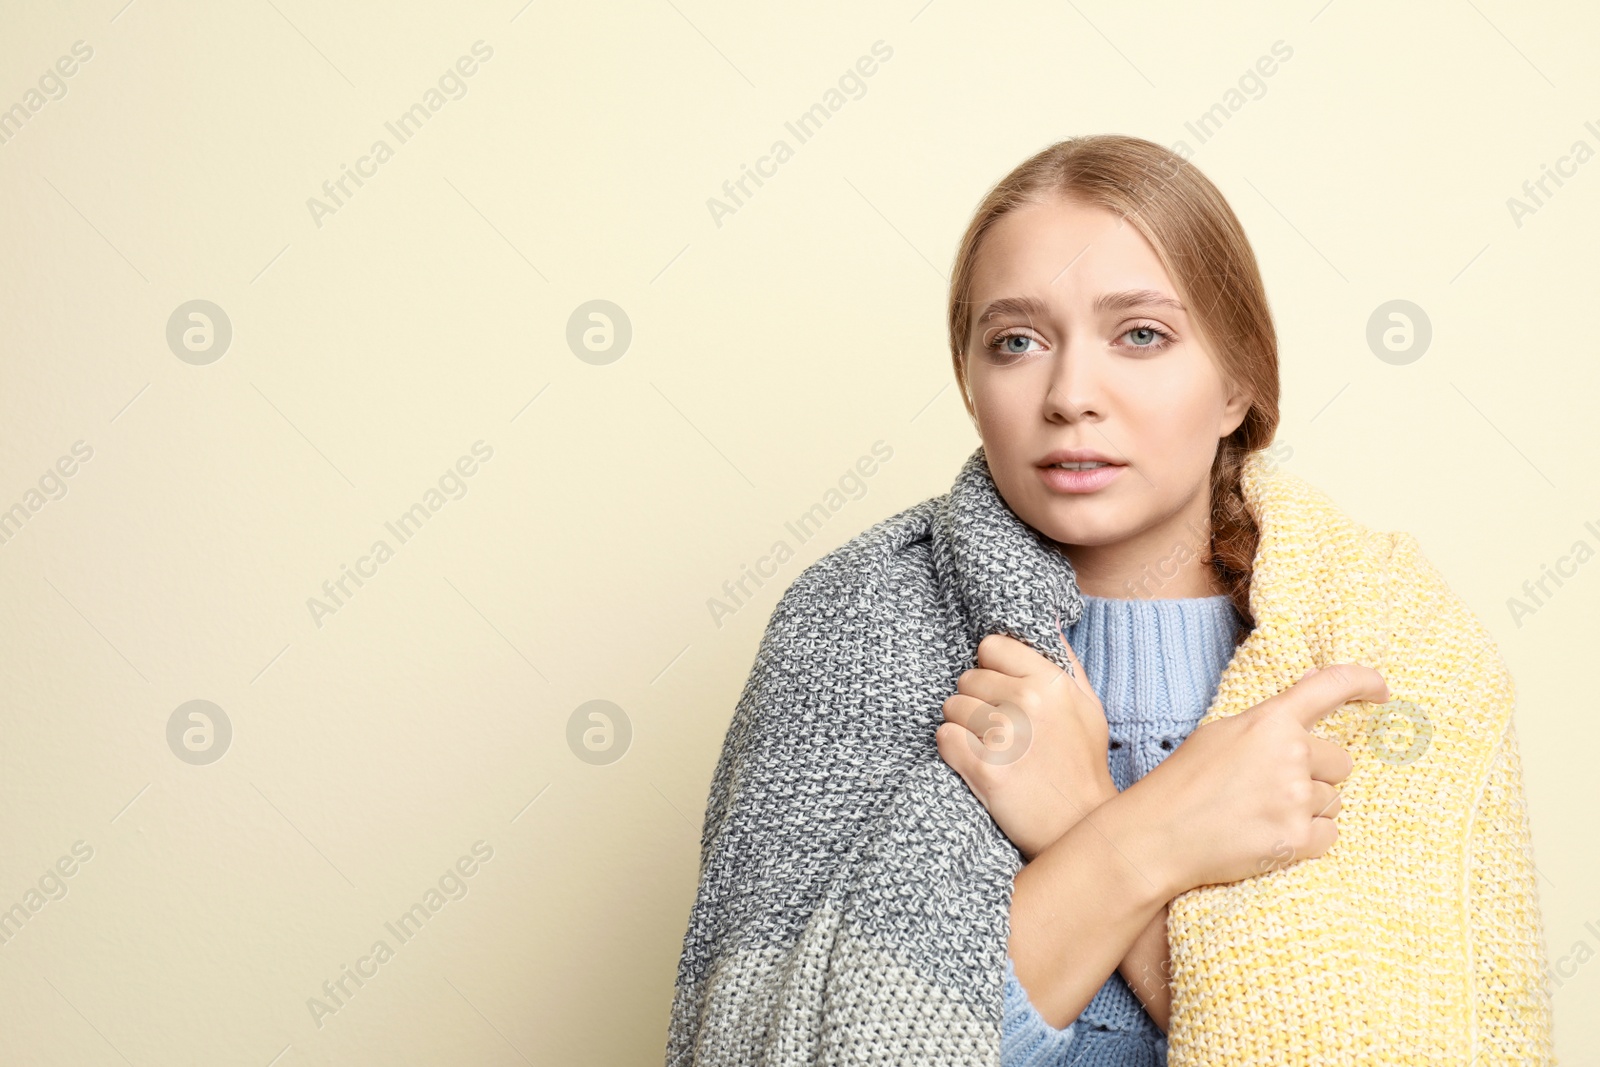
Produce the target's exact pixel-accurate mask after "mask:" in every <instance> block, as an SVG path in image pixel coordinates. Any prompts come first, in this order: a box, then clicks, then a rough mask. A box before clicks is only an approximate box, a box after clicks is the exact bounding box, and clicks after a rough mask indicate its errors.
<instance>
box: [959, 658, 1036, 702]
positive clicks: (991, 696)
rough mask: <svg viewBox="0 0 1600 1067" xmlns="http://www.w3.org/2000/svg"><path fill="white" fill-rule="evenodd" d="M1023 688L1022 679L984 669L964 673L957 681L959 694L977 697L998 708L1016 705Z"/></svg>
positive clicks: (975, 668)
mask: <svg viewBox="0 0 1600 1067" xmlns="http://www.w3.org/2000/svg"><path fill="white" fill-rule="evenodd" d="M1023 688H1024V686H1023V684H1022V680H1021V679H1020V678H1016V677H1014V676H1013V675H1009V674H1004V673H1002V672H1000V671H992V670H989V669H987V668H984V667H974V668H972V669H971V670H967V671H962V672H961V677H959V678H957V679H956V692H957V693H958V694H960V695H962V696H969V697H975V698H977V699H978V700H982V701H984V702H985V703H989V704H993V705H995V706H996V707H999V706H1000V705H1001V704H1015V703H1016V702H1017V697H1018V695H1019V693H1020V692H1021V690H1022V689H1023Z"/></svg>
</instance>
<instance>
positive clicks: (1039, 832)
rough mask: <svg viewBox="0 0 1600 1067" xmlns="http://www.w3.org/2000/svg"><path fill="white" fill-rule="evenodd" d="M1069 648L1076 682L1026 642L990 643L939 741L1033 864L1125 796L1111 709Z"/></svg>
mask: <svg viewBox="0 0 1600 1067" xmlns="http://www.w3.org/2000/svg"><path fill="white" fill-rule="evenodd" d="M1061 644H1062V645H1063V647H1065V648H1066V650H1067V656H1068V657H1069V658H1070V659H1071V661H1072V670H1073V673H1072V674H1071V675H1070V676H1069V675H1068V674H1066V672H1064V671H1062V670H1061V668H1059V667H1057V666H1056V665H1055V664H1054V663H1051V662H1050V661H1049V660H1047V659H1045V658H1044V657H1043V656H1041V655H1040V654H1039V653H1038V652H1035V651H1034V650H1033V648H1031V647H1030V646H1029V645H1027V644H1025V643H1023V642H1022V641H1018V640H1017V639H1016V638H1013V637H1009V636H1007V635H1005V634H990V635H989V636H987V637H985V638H984V639H983V640H982V641H980V642H979V643H978V666H977V667H974V668H973V669H971V670H968V671H965V672H963V673H962V675H961V677H960V678H958V679H957V680H956V693H955V695H953V696H951V697H950V698H949V699H948V700H946V701H945V702H944V717H945V720H946V721H945V723H944V725H942V726H940V727H939V728H938V729H937V730H936V731H935V732H934V740H935V743H936V744H937V745H938V748H939V756H940V758H941V759H943V760H944V761H945V762H946V763H947V764H949V765H950V767H951V768H952V769H953V770H955V771H956V773H958V774H960V775H961V778H962V780H963V781H965V782H966V783H967V787H968V788H969V789H971V790H972V792H973V794H974V795H976V796H977V798H978V799H979V800H980V801H982V802H983V806H984V807H985V808H987V809H988V811H989V815H990V817H991V818H993V819H994V821H995V824H996V825H998V826H999V827H1000V830H1001V832H1003V833H1004V834H1005V835H1006V836H1007V837H1008V838H1010V839H1011V843H1012V844H1013V845H1015V846H1016V847H1017V850H1018V851H1020V852H1021V853H1022V855H1023V858H1024V859H1025V860H1028V861H1031V860H1032V859H1033V857H1035V856H1037V855H1038V854H1039V853H1040V852H1042V851H1043V850H1044V849H1045V848H1046V847H1048V846H1049V845H1051V844H1052V843H1053V842H1055V840H1056V839H1057V838H1059V837H1060V836H1061V835H1062V834H1064V833H1066V832H1067V831H1068V830H1070V829H1071V828H1072V827H1073V826H1074V825H1075V824H1076V823H1077V822H1078V820H1079V819H1081V818H1083V816H1084V815H1086V814H1087V813H1088V812H1090V811H1093V810H1094V809H1095V808H1096V807H1098V806H1099V805H1101V804H1103V803H1104V802H1105V801H1107V800H1109V799H1111V798H1112V797H1114V796H1116V795H1117V787H1116V785H1115V784H1114V783H1113V782H1112V780H1111V769H1110V767H1109V766H1108V765H1107V760H1106V748H1107V745H1108V742H1109V732H1110V731H1109V728H1108V727H1107V725H1106V716H1105V710H1104V709H1103V708H1102V707H1101V704H1100V698H1099V697H1097V696H1095V694H1094V690H1093V689H1092V688H1090V686H1089V682H1088V680H1087V679H1086V678H1085V677H1084V673H1083V665H1082V664H1080V663H1079V662H1078V657H1077V655H1076V654H1075V653H1074V652H1073V651H1072V646H1071V645H1068V644H1067V642H1066V639H1065V637H1063V638H1062V641H1061Z"/></svg>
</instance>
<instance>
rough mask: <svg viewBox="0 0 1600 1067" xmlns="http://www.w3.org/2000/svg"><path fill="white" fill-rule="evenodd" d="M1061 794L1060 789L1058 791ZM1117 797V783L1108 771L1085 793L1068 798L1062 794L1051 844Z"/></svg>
mask: <svg viewBox="0 0 1600 1067" xmlns="http://www.w3.org/2000/svg"><path fill="white" fill-rule="evenodd" d="M1057 791H1058V792H1059V791H1060V790H1059V787H1058V789H1057ZM1116 795H1117V786H1116V783H1114V782H1112V780H1111V774H1110V772H1109V771H1108V772H1107V773H1106V774H1105V775H1103V776H1102V777H1101V778H1100V779H1099V780H1097V781H1095V782H1094V783H1093V784H1092V785H1091V786H1090V787H1089V788H1088V790H1086V791H1085V792H1083V793H1082V794H1080V795H1078V796H1076V797H1068V796H1067V794H1065V793H1062V795H1061V803H1060V804H1059V805H1057V808H1056V810H1057V813H1058V817H1057V819H1056V826H1055V831H1054V833H1052V834H1050V835H1049V839H1050V841H1051V842H1055V841H1059V840H1060V839H1061V838H1062V837H1064V836H1065V835H1066V833H1067V831H1068V830H1071V829H1072V828H1073V827H1074V826H1077V825H1078V823H1080V822H1082V821H1083V820H1084V819H1085V818H1087V817H1088V816H1089V815H1090V814H1091V813H1093V812H1095V811H1097V810H1099V809H1100V807H1101V806H1102V805H1104V804H1105V803H1106V802H1107V801H1109V800H1111V799H1112V798H1113V797H1115V796H1116Z"/></svg>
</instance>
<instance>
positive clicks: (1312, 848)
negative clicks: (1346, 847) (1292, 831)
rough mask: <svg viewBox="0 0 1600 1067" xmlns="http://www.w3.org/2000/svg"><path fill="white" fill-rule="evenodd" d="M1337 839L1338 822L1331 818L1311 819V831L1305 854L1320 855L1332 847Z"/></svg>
mask: <svg viewBox="0 0 1600 1067" xmlns="http://www.w3.org/2000/svg"><path fill="white" fill-rule="evenodd" d="M1337 840H1339V824H1338V823H1336V822H1334V821H1333V820H1332V819H1325V818H1322V819H1312V820H1311V832H1310V834H1309V836H1308V839H1307V844H1306V849H1307V851H1306V854H1307V855H1308V856H1320V855H1322V854H1323V853H1324V852H1326V851H1328V850H1329V849H1330V848H1332V847H1333V843H1334V842H1335V841H1337Z"/></svg>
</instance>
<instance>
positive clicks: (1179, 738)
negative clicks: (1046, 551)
mask: <svg viewBox="0 0 1600 1067" xmlns="http://www.w3.org/2000/svg"><path fill="white" fill-rule="evenodd" d="M1083 601H1084V606H1083V616H1082V618H1080V619H1079V620H1078V622H1077V623H1075V624H1074V625H1073V626H1072V627H1070V628H1069V629H1068V630H1067V643H1068V644H1069V645H1071V646H1072V650H1073V651H1074V652H1076V653H1077V654H1078V660H1079V662H1081V663H1082V664H1083V670H1084V674H1085V675H1086V676H1087V677H1088V679H1089V683H1090V685H1091V686H1092V687H1093V688H1094V691H1095V693H1096V694H1097V695H1098V696H1099V697H1100V702H1101V704H1102V705H1103V706H1104V707H1105V712H1106V722H1107V723H1108V725H1109V726H1110V728H1111V747H1110V751H1109V752H1108V753H1107V757H1108V758H1109V760H1110V763H1111V779H1112V781H1113V782H1114V783H1115V784H1116V787H1117V789H1118V790H1119V791H1120V790H1123V789H1127V788H1128V787H1129V786H1131V785H1132V784H1133V783H1134V782H1136V781H1138V780H1139V779H1140V778H1143V777H1144V776H1145V775H1146V774H1148V773H1150V771H1151V770H1153V769H1154V768H1155V767H1156V766H1157V765H1158V764H1160V762H1161V761H1162V760H1163V759H1165V758H1166V757H1167V756H1168V755H1169V754H1170V753H1171V751H1172V750H1173V749H1175V748H1177V747H1178V745H1179V744H1181V743H1182V742H1183V739H1184V738H1186V737H1188V736H1189V732H1190V731H1191V730H1193V729H1194V728H1195V724H1196V723H1198V722H1199V721H1200V718H1201V717H1202V716H1203V715H1204V714H1205V713H1206V709H1207V708H1209V707H1210V706H1211V700H1212V698H1213V697H1214V696H1215V695H1216V691H1217V683H1218V681H1219V680H1220V679H1221V677H1222V671H1223V669H1224V668H1225V667H1227V665H1228V661H1229V660H1230V659H1231V658H1232V657H1233V650H1234V637H1235V634H1234V629H1235V627H1239V626H1240V625H1241V621H1240V618H1239V614H1238V612H1237V611H1235V610H1234V608H1233V605H1232V604H1231V603H1230V602H1229V600H1228V598H1227V597H1226V596H1213V597H1194V598H1188V599H1180V600H1123V599H1117V598H1111V597H1097V596H1085V597H1084V598H1083ZM1001 1031H1002V1039H1001V1046H1000V1063H1001V1067H1057V1065H1065V1064H1071V1065H1072V1067H1102V1065H1105V1067H1166V1063H1167V1040H1166V1036H1165V1035H1164V1034H1163V1033H1162V1032H1161V1028H1160V1027H1159V1026H1157V1025H1156V1024H1155V1020H1153V1019H1151V1018H1150V1015H1149V1014H1148V1013H1147V1012H1146V1011H1145V1010H1144V1005H1143V1004H1141V1003H1140V1002H1139V998H1138V997H1137V996H1135V995H1134V993H1133V990H1132V989H1131V988H1129V986H1128V983H1127V982H1126V981H1125V980H1124V979H1123V977H1122V975H1121V974H1119V973H1117V972H1115V971H1113V972H1112V973H1111V976H1110V977H1109V978H1107V979H1106V983H1105V985H1103V986H1101V987H1100V989H1099V991H1098V992H1096V993H1095V995H1094V999H1092V1000H1091V1001H1090V1002H1089V1003H1088V1005H1087V1006H1086V1007H1085V1008H1084V1009H1083V1012H1082V1013H1081V1014H1079V1016H1078V1017H1077V1018H1076V1019H1075V1020H1073V1021H1072V1022H1071V1023H1070V1024H1068V1025H1067V1026H1066V1027H1064V1028H1060V1029H1058V1028H1056V1027H1054V1026H1051V1025H1050V1024H1049V1023H1048V1022H1046V1021H1045V1019H1044V1018H1043V1017H1042V1016H1041V1015H1040V1014H1039V1013H1038V1011H1037V1010H1036V1009H1035V1008H1034V1006H1033V1004H1032V1003H1031V1002H1030V1001H1029V1000H1028V994H1027V992H1026V991H1025V990H1024V989H1023V988H1022V985H1021V984H1020V983H1019V982H1018V981H1017V974H1016V969H1015V967H1013V965H1012V963H1011V959H1010V957H1009V956H1008V957H1007V958H1006V988H1005V1017H1004V1021H1003V1023H1002V1026H1001Z"/></svg>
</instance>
